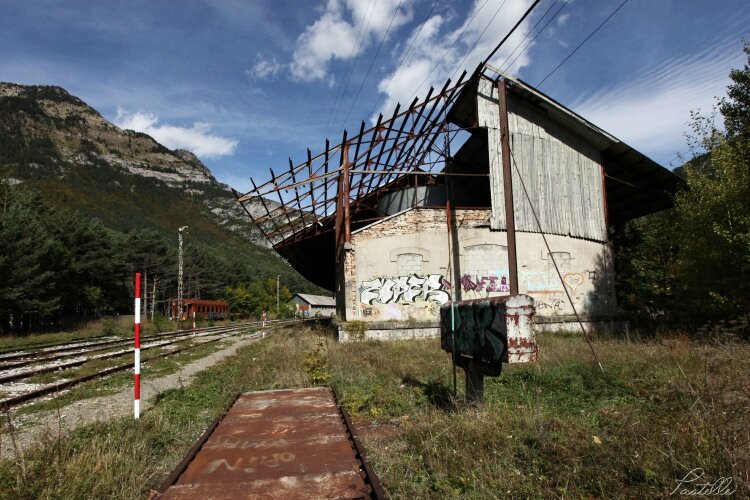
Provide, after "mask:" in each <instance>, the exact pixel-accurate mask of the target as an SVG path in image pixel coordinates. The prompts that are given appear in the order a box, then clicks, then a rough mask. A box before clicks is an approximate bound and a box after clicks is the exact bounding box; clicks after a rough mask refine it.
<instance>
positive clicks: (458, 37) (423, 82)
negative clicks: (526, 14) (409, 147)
mask: <svg viewBox="0 0 750 500" xmlns="http://www.w3.org/2000/svg"><path fill="white" fill-rule="evenodd" d="M488 1H489V0H484V3H483V4H482V6H481V7H479V9H477V11H476V12H474V15H473V16H471V19H469V22H468V23H466V26H464V29H463V30H462V31H461V33H459V35H458V36H457V37H456V39H455V40H453V43H452V44H451V46H450V47H448V50H446V51H445V53H444V54H443V55H442V56H440V59H438V62H436V63H435V65H434V66H433V67H432V69H431V70H430V72H429V73H427V76H426V77H424V80H422V83H420V84H419V86H418V87H417V89H416V90H415V91H414V93H413V94H412V95H411V97H409V99H407V101H411V100H412V99H414V97H416V95H417V93H418V92H419V89H421V88H422V85H424V84H425V82H426V81H427V80H428V79H429V78H430V75H432V73H433V72H434V71H435V70H436V69H437V67H438V66H440V63H441V62H443V59H445V57H446V56H447V55H448V53H449V52H450V51H451V49H453V46H454V45H456V43H457V42H458V41H459V40H460V39H461V37H462V36H464V33H466V30H467V29H468V28H469V26H470V25H471V23H472V22H473V21H474V18H475V17H477V14H479V12H480V11H481V10H482V9H484V6H485V5H487V2H488ZM537 1H539V0H537Z"/></svg>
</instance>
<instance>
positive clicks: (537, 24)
mask: <svg viewBox="0 0 750 500" xmlns="http://www.w3.org/2000/svg"><path fill="white" fill-rule="evenodd" d="M557 1H558V0H553V2H552V3H551V4H550V6H549V8H548V9H547V10H545V11H544V14H542V15H541V17H540V18H539V19H537V21H536V22H535V23H534V26H532V27H531V29H530V30H529V31H528V33H526V35H525V36H524V37H523V40H521V41H520V42H519V43H518V45H516V48H515V49H513V51H512V52H511V53H510V54H508V57H506V58H505V61H503V62H502V63H501V64H500V65H499V66H498V67H500V68H502V67H503V66H504V65H505V63H506V62H508V59H510V58H511V57H513V54H515V53H516V51H517V50H518V48H519V47H520V46H521V45H523V42H525V41H526V39H527V38H528V37H529V35H531V34H532V33H533V32H534V30H535V29H536V27H537V26H539V23H541V22H542V20H544V18H545V17H547V14H549V11H551V10H552V7H554V6H555V5H556V4H557Z"/></svg>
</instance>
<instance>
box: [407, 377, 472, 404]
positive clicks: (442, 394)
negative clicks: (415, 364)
mask: <svg viewBox="0 0 750 500" xmlns="http://www.w3.org/2000/svg"><path fill="white" fill-rule="evenodd" d="M401 383H402V384H404V385H406V386H409V387H417V388H419V389H421V390H422V392H423V393H424V395H425V397H427V400H428V401H429V402H430V404H432V405H433V406H435V407H436V408H440V409H441V410H444V411H448V412H450V411H454V410H456V409H458V408H459V407H460V406H461V402H460V401H459V400H458V399H457V398H456V396H455V395H454V394H453V388H452V387H449V386H448V385H446V384H445V382H443V381H442V380H430V381H428V382H426V383H425V382H421V381H419V380H417V379H415V378H414V377H412V376H411V375H406V376H405V377H403V378H402V379H401Z"/></svg>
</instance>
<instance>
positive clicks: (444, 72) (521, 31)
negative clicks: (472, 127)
mask: <svg viewBox="0 0 750 500" xmlns="http://www.w3.org/2000/svg"><path fill="white" fill-rule="evenodd" d="M530 4H531V0H505V1H504V0H487V1H485V0H474V3H473V5H472V8H471V9H470V10H469V12H468V13H467V14H466V17H465V18H464V19H463V21H461V23H460V26H458V27H457V28H455V29H452V30H451V29H448V28H446V27H445V26H446V24H449V22H450V21H452V19H447V18H445V17H444V16H442V15H439V14H437V15H434V16H432V17H431V18H430V19H428V20H427V21H426V22H425V24H424V27H423V28H422V31H421V32H419V26H417V27H415V28H414V30H413V32H412V34H411V36H410V38H409V40H407V41H406V42H405V43H404V44H403V48H402V51H406V50H407V49H408V47H409V45H410V44H411V43H412V39H414V37H416V39H414V44H413V46H412V48H411V50H410V51H409V53H408V55H407V56H406V58H405V59H404V62H403V63H402V65H401V67H400V68H399V70H398V72H397V73H396V74H395V75H387V76H386V77H385V78H383V79H382V80H381V81H380V83H379V86H378V90H380V91H381V92H384V94H385V99H384V102H383V105H382V106H381V108H380V111H381V112H383V113H384V114H387V113H388V112H389V111H391V110H393V109H394V108H395V106H396V103H397V102H400V103H401V104H406V103H410V102H411V100H413V99H414V94H415V92H417V90H418V93H417V95H420V96H424V95H425V94H426V93H427V90H428V89H429V87H430V86H433V87H435V88H441V87H442V86H443V84H445V81H446V80H447V79H448V78H454V79H455V78H457V77H458V76H459V74H460V72H461V70H464V69H465V70H467V71H468V72H469V73H471V72H472V71H473V70H474V69H475V68H476V67H477V64H479V63H480V62H481V61H482V60H484V58H485V57H487V55H488V54H490V52H492V50H493V49H494V48H495V46H496V45H497V44H498V42H499V41H500V40H502V38H503V37H504V36H505V35H506V34H507V33H508V31H510V29H511V28H512V27H513V25H514V24H515V23H516V22H518V19H520V18H521V16H522V15H523V13H524V12H525V11H526V9H528V7H529V5H530ZM531 17H533V16H530V18H531ZM485 29H486V31H485ZM528 29H529V18H527V19H526V20H525V21H524V22H523V23H522V24H521V26H519V28H518V29H517V30H516V31H515V32H514V33H513V35H512V36H511V37H510V38H509V39H508V40H507V41H506V42H505V44H504V45H503V47H502V48H501V49H500V50H499V51H498V52H497V54H495V56H494V57H493V58H492V61H490V63H491V64H493V65H495V66H498V65H501V64H502V63H503V62H504V61H505V60H506V57H507V56H508V55H509V54H510V53H511V52H512V50H513V49H514V48H515V47H516V46H517V45H518V44H519V43H520V42H521V40H522V39H523V37H524V35H525V34H526V32H527V30H528ZM483 31H484V34H483V35H482V32H483ZM462 33H463V34H462ZM417 35H418V36H417ZM480 36H481V38H479V37H480ZM459 37H460V38H459ZM477 40H479V41H478V43H477V45H476V47H474V48H473V49H472V46H473V45H474V43H475V42H477ZM454 42H455V45H454ZM451 45H453V47H452V48H451ZM402 57H403V52H402V53H401V54H397V55H396V57H394V58H395V60H396V61H400V60H401V58H402ZM514 57H515V56H514ZM441 58H442V60H441ZM527 64H529V56H528V51H527V52H524V53H523V54H522V55H521V56H520V57H519V58H518V59H517V60H516V61H515V63H513V64H512V66H510V67H508V68H503V69H505V70H506V71H510V72H517V71H518V69H520V68H522V67H524V66H526V65H527ZM459 66H460V67H459ZM433 68H435V69H434V71H433V72H432V74H429V73H430V71H431V70H432V69H433ZM394 69H395V68H394ZM428 74H429V77H427V76H428ZM425 78H427V81H425V82H424V84H422V82H423V81H424V80H425ZM420 84H422V85H421V86H420ZM418 86H419V89H417V87H418Z"/></svg>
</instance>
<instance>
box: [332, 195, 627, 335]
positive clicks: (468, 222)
mask: <svg viewBox="0 0 750 500" xmlns="http://www.w3.org/2000/svg"><path fill="white" fill-rule="evenodd" d="M489 217H490V211H489V210H461V209H459V210H455V211H454V218H455V220H454V221H453V222H452V224H453V225H454V227H455V234H454V237H453V238H451V242H452V243H451V245H454V242H457V243H458V244H457V245H454V246H456V247H457V248H456V249H455V253H454V255H456V257H457V259H455V260H454V264H453V269H452V270H451V269H449V258H448V255H449V250H448V240H449V238H448V231H447V225H446V213H445V211H444V210H441V209H426V208H415V209H410V210H406V211H404V212H401V213H399V214H395V215H393V216H391V217H387V218H385V219H382V220H380V221H378V222H377V223H375V224H372V225H370V226H367V227H364V228H362V229H359V230H357V231H354V232H353V233H352V242H351V249H350V250H348V251H347V258H346V265H345V266H344V281H345V285H346V294H345V295H346V304H345V309H346V311H345V319H346V320H347V321H351V320H362V321H367V322H382V321H388V322H394V321H398V322H407V323H410V324H414V325H416V324H425V323H435V322H436V321H437V320H438V313H439V308H440V305H441V304H442V303H444V302H446V301H448V300H450V299H451V297H455V298H456V299H473V298H480V297H487V296H496V295H504V294H507V293H508V290H509V289H508V263H507V262H508V259H507V239H506V233H505V232H504V231H492V230H490V228H489V223H488V219H489ZM516 239H517V246H518V270H519V288H520V290H519V291H520V293H527V294H529V295H531V296H532V297H534V300H535V302H536V307H537V314H538V315H541V316H547V317H552V316H561V317H562V316H567V315H570V314H572V313H573V309H572V307H571V306H570V303H569V301H568V299H567V296H566V294H565V289H567V291H568V292H569V293H570V295H571V297H572V299H573V302H574V303H575V305H576V309H577V310H578V312H579V313H581V314H584V315H605V314H612V313H616V312H618V309H617V305H616V302H615V298H614V281H613V277H614V268H613V260H612V255H611V251H610V249H609V247H608V246H607V245H606V244H604V243H600V242H595V241H589V240H583V239H580V238H571V237H566V236H557V235H547V240H548V242H549V244H550V247H551V249H552V252H553V255H554V257H555V262H557V265H558V267H559V269H560V273H561V274H562V276H563V282H561V281H560V278H559V277H558V275H557V272H556V271H555V268H554V265H553V263H552V259H550V258H549V255H548V252H547V249H546V246H545V244H544V241H543V239H542V236H541V235H540V234H537V233H521V232H519V233H517V234H516ZM456 262H457V264H458V265H456Z"/></svg>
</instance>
